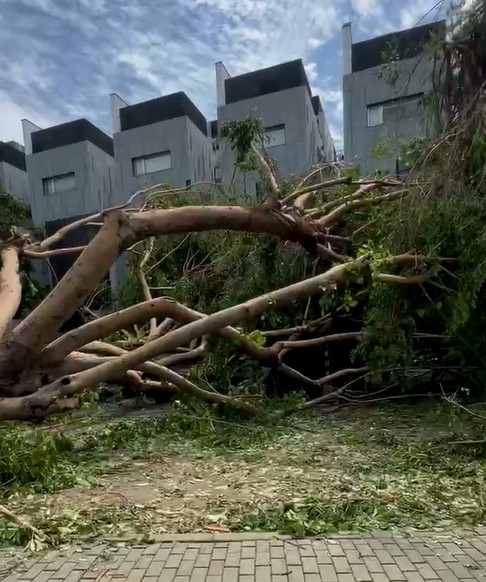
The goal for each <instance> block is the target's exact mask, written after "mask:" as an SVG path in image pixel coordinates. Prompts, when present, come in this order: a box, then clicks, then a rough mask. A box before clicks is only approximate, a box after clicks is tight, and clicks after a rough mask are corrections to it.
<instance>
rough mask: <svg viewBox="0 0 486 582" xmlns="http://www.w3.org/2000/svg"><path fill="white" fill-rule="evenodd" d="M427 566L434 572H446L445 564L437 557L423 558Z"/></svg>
mask: <svg viewBox="0 0 486 582" xmlns="http://www.w3.org/2000/svg"><path fill="white" fill-rule="evenodd" d="M425 559H426V561H427V564H429V566H430V567H431V568H433V569H434V570H447V564H445V562H443V561H442V560H441V559H440V558H439V557H437V556H425Z"/></svg>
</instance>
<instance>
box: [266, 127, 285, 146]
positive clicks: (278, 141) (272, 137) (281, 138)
mask: <svg viewBox="0 0 486 582" xmlns="http://www.w3.org/2000/svg"><path fill="white" fill-rule="evenodd" d="M264 145H265V147H267V148H272V147H275V146H281V145H285V125H274V126H273V127H267V128H265V139H264Z"/></svg>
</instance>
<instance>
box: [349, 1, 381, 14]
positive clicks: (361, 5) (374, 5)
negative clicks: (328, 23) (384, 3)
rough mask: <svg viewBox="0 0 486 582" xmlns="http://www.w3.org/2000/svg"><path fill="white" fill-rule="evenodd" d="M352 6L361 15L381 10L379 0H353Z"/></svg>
mask: <svg viewBox="0 0 486 582" xmlns="http://www.w3.org/2000/svg"><path fill="white" fill-rule="evenodd" d="M351 6H352V7H353V8H354V10H356V12H358V14H359V15H360V16H369V15H371V14H373V13H375V12H377V11H378V10H380V7H379V5H378V2H377V0H351Z"/></svg>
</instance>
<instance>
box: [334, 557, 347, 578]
mask: <svg viewBox="0 0 486 582" xmlns="http://www.w3.org/2000/svg"><path fill="white" fill-rule="evenodd" d="M332 561H333V564H334V568H336V572H337V573H338V574H348V573H349V572H351V566H350V565H349V562H348V561H347V560H346V558H333V559H332Z"/></svg>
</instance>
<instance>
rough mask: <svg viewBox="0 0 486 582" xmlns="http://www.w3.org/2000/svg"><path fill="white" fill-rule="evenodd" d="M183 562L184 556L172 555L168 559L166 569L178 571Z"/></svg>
mask: <svg viewBox="0 0 486 582" xmlns="http://www.w3.org/2000/svg"><path fill="white" fill-rule="evenodd" d="M181 562H182V554H170V556H169V557H168V558H167V561H166V563H165V566H164V568H168V569H170V568H175V569H177V568H178V567H179V566H180V563H181Z"/></svg>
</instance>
